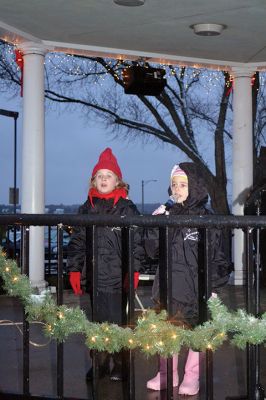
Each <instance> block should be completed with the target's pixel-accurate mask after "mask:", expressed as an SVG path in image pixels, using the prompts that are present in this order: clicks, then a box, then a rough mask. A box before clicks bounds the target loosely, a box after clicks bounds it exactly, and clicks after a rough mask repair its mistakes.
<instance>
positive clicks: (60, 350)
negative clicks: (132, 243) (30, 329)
mask: <svg viewBox="0 0 266 400" xmlns="http://www.w3.org/2000/svg"><path fill="white" fill-rule="evenodd" d="M63 231H64V230H63V225H62V224H59V225H57V249H58V258H57V305H58V306H61V305H62V304H63ZM56 356H57V396H58V398H59V399H63V398H64V344H63V343H60V342H58V341H57V352H56Z"/></svg>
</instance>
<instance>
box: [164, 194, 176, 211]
mask: <svg viewBox="0 0 266 400" xmlns="http://www.w3.org/2000/svg"><path fill="white" fill-rule="evenodd" d="M175 203H176V198H175V196H170V197H169V199H168V200H167V202H166V203H164V206H165V211H169V210H170V208H172V207H173V205H174V204H175Z"/></svg>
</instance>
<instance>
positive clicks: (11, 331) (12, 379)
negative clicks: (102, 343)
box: [0, 284, 266, 400]
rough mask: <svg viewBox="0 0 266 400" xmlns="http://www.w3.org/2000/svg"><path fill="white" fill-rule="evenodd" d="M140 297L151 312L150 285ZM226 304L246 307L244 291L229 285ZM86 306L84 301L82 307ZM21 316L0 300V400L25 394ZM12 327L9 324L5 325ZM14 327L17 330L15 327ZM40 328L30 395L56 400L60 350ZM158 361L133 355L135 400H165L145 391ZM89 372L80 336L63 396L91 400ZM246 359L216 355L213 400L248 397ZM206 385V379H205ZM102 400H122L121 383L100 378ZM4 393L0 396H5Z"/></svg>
mask: <svg viewBox="0 0 266 400" xmlns="http://www.w3.org/2000/svg"><path fill="white" fill-rule="evenodd" d="M138 294H139V297H140V299H141V301H142V302H143V304H144V306H145V307H149V306H152V303H151V300H150V294H151V285H147V284H143V285H141V286H140V287H139V289H138ZM220 296H221V298H222V300H223V301H224V303H225V304H226V305H227V306H229V307H231V308H235V307H241V308H244V306H245V299H244V293H243V287H235V286H230V285H228V286H227V287H225V288H224V289H223V290H222V292H221V294H220ZM261 299H262V304H261V309H262V311H263V312H265V311H266V289H265V288H263V289H262V290H261ZM84 301H85V303H86V301H87V300H86V298H83V299H82V302H84ZM64 302H65V303H66V304H68V305H70V306H75V305H78V302H79V298H77V297H76V296H74V295H73V294H72V291H71V290H65V291H64ZM21 318H22V310H21V305H20V303H19V301H18V300H17V299H15V298H10V297H7V296H5V295H1V296H0V320H1V324H0V399H2V398H4V393H7V392H9V393H10V392H12V393H22V387H23V386H22V351H23V342H22V334H21V332H20V329H21V324H20V322H21V320H22V319H21ZM5 320H7V321H10V322H7V321H5ZM13 322H16V323H17V325H14V324H13ZM41 329H42V327H41V325H40V324H33V325H32V326H31V337H30V339H31V341H32V344H31V346H30V392H31V394H34V395H39V396H43V398H45V396H50V397H56V390H57V389H56V345H55V343H54V342H50V343H47V339H46V338H45V337H44V336H43V335H42V332H41ZM184 358H185V351H184V350H183V351H182V352H181V354H180V362H179V373H180V378H182V374H183V366H184ZM156 366H157V358H156V357H151V358H148V359H147V358H146V357H145V356H143V354H141V353H139V352H136V353H135V377H136V379H135V393H136V397H135V398H136V400H164V399H166V398H167V397H166V396H167V394H166V391H161V392H155V391H149V390H147V389H146V381H147V380H148V379H150V378H151V377H152V376H154V374H155V373H156ZM89 367H90V359H89V357H88V350H87V348H86V346H85V344H84V338H83V337H82V335H73V336H72V337H71V338H69V339H68V340H67V341H66V343H65V344H64V396H65V397H67V398H70V399H73V400H74V399H92V398H93V396H92V387H91V384H87V383H86V380H85V375H86V372H87V370H88V368H89ZM245 375H246V355H245V352H244V351H240V350H238V349H236V348H235V347H232V346H229V344H225V345H223V346H222V347H221V348H219V349H218V350H217V351H216V352H215V353H214V396H213V398H214V399H215V400H224V399H225V398H226V397H227V396H241V395H242V396H243V395H245V394H246V376H245ZM202 380H203V382H204V377H203V378H202ZM261 384H262V385H263V386H264V387H265V388H266V353H265V349H264V348H262V349H261ZM98 390H99V392H98V393H99V395H98V398H99V399H100V400H120V399H121V400H122V399H126V397H125V396H124V397H123V385H122V383H117V382H111V381H110V380H109V378H108V377H105V378H102V379H101V380H100V382H99V385H98ZM1 393H2V394H1ZM173 398H174V399H183V398H188V397H187V396H186V397H185V396H178V393H177V389H174V396H173ZM189 398H190V399H191V400H198V399H205V398H206V397H205V390H204V384H202V386H201V390H200V394H199V395H197V396H189Z"/></svg>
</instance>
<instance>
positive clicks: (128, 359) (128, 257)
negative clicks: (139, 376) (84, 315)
mask: <svg viewBox="0 0 266 400" xmlns="http://www.w3.org/2000/svg"><path fill="white" fill-rule="evenodd" d="M121 240H122V284H123V282H125V277H127V278H126V279H127V280H128V293H127V294H126V293H122V297H123V296H127V297H128V311H127V315H126V316H125V315H123V318H122V321H123V325H124V324H126V325H127V326H131V327H133V325H134V324H135V321H134V314H135V289H134V259H133V231H132V229H131V228H128V227H126V228H122V232H121ZM122 303H123V304H125V303H126V299H123V298H122ZM123 312H124V307H123ZM123 356H124V357H123V363H125V364H126V365H125V367H126V368H125V370H127V371H128V373H127V380H126V385H125V386H124V389H125V392H126V398H127V399H129V400H134V399H135V368H134V362H135V356H134V352H133V351H131V350H129V351H124V352H123Z"/></svg>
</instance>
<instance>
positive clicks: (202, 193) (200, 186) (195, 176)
mask: <svg viewBox="0 0 266 400" xmlns="http://www.w3.org/2000/svg"><path fill="white" fill-rule="evenodd" d="M179 167H180V168H181V169H182V170H183V171H184V172H185V173H186V175H187V177H188V198H187V199H186V200H185V201H184V204H183V205H184V207H185V208H186V209H187V208H189V209H191V208H194V207H199V206H204V205H206V203H207V202H208V192H207V188H206V186H205V182H204V180H203V177H202V175H201V174H200V172H199V168H198V167H197V165H196V164H195V163H191V162H184V163H180V164H179Z"/></svg>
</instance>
